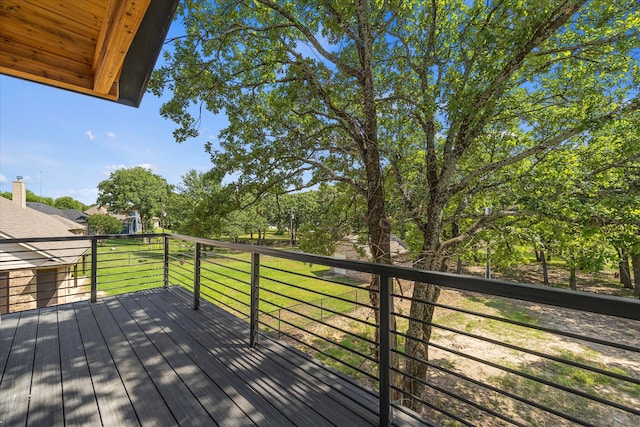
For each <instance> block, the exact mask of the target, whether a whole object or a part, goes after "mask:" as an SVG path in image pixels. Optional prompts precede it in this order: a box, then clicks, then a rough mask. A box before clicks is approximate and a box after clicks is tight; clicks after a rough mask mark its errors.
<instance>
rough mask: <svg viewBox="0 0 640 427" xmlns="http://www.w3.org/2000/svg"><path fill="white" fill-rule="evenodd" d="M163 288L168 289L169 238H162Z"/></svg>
mask: <svg viewBox="0 0 640 427" xmlns="http://www.w3.org/2000/svg"><path fill="white" fill-rule="evenodd" d="M163 240H164V277H163V282H164V288H165V289H167V288H168V287H169V236H164V237H163Z"/></svg>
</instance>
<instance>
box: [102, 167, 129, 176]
mask: <svg viewBox="0 0 640 427" xmlns="http://www.w3.org/2000/svg"><path fill="white" fill-rule="evenodd" d="M126 168H127V167H126V166H125V165H122V164H121V165H107V166H105V167H103V168H102V169H103V171H102V174H103V175H104V176H109V175H111V172H113V171H115V170H118V169H126Z"/></svg>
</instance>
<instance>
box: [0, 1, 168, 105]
mask: <svg viewBox="0 0 640 427" xmlns="http://www.w3.org/2000/svg"><path fill="white" fill-rule="evenodd" d="M156 3H165V4H172V3H176V4H177V0H176V1H167V2H165V1H164V0H163V1H161V2H156ZM150 4H151V0H81V1H68V0H2V2H0V73H3V74H7V75H11V76H14V77H20V78H24V79H28V80H32V81H36V82H39V83H44V84H48V85H52V86H56V87H60V88H64V89H69V90H72V91H76V92H81V93H84V94H89V95H94V96H98V97H101V98H106V99H110V100H114V101H119V99H120V91H121V85H122V82H121V81H120V78H121V76H122V70H123V64H124V63H125V58H126V57H127V54H128V53H129V50H130V47H131V45H132V42H133V41H134V38H135V37H136V36H137V35H138V32H139V31H141V23H142V21H143V19H144V18H145V15H146V14H147V13H148V11H149V10H150ZM163 7H164V6H163ZM174 12H175V4H173V5H172V7H169V8H166V7H164V9H163V10H162V11H161V13H162V14H163V15H168V16H162V17H161V18H160V20H156V21H153V20H152V19H150V18H148V19H147V20H148V21H150V22H152V24H153V25H151V26H156V27H157V26H158V25H156V24H158V23H160V24H163V25H164V28H160V29H154V30H152V31H154V37H155V38H156V39H158V38H160V40H156V43H155V45H154V46H157V51H156V52H153V53H155V55H154V57H153V60H152V62H151V68H152V67H153V64H155V60H156V58H157V55H158V52H159V48H160V46H161V44H162V42H163V41H164V37H165V35H166V31H167V29H168V25H169V23H170V21H171V19H172V17H173V13H174ZM146 27H150V25H147V26H146ZM145 31H147V32H148V28H147V30H145ZM147 39H148V36H147ZM147 62H148V61H147ZM145 72H147V73H150V72H151V70H150V69H149V70H146V71H145ZM147 78H148V76H147ZM138 80H139V79H138ZM143 80H144V85H145V86H146V81H147V79H143ZM142 91H144V89H142ZM140 97H141V95H140ZM134 101H135V100H134ZM134 101H133V102H125V103H129V104H135V102H134ZM138 102H139V100H138Z"/></svg>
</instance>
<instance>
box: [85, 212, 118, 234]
mask: <svg viewBox="0 0 640 427" xmlns="http://www.w3.org/2000/svg"><path fill="white" fill-rule="evenodd" d="M88 222H89V232H90V233H91V234H119V233H120V232H121V231H122V223H121V222H120V220H118V218H116V217H114V216H111V215H105V214H95V215H89V218H88Z"/></svg>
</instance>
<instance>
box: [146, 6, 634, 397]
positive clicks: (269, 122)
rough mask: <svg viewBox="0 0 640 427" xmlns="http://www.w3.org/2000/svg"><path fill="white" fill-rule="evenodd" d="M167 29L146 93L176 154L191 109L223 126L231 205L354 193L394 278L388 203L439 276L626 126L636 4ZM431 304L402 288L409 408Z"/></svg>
mask: <svg viewBox="0 0 640 427" xmlns="http://www.w3.org/2000/svg"><path fill="white" fill-rule="evenodd" d="M179 17H181V18H182V20H183V23H184V28H185V30H186V34H185V35H184V36H182V37H177V38H176V39H174V40H173V46H172V50H171V51H169V53H167V55H166V59H167V64H166V66H164V67H162V68H161V69H160V70H158V71H157V72H156V73H155V74H154V76H153V79H152V82H151V88H152V90H153V91H154V92H156V93H157V94H160V93H162V92H170V93H171V94H172V99H171V100H170V101H168V102H167V103H166V104H165V105H164V106H163V108H162V114H164V115H165V116H166V117H169V118H171V119H173V120H175V121H176V122H177V123H178V124H179V128H178V129H177V130H176V132H175V135H176V138H177V140H178V141H184V140H186V139H187V138H189V137H195V136H197V134H198V132H197V126H198V123H199V117H198V111H201V109H203V108H204V109H207V110H209V111H212V112H215V113H217V112H221V111H224V112H225V113H226V115H227V117H228V118H229V126H228V127H227V128H226V129H225V130H223V131H222V132H221V134H220V135H219V139H218V141H216V142H217V143H218V144H219V145H220V148H219V149H218V148H217V147H216V144H210V145H209V151H210V153H211V155H212V160H213V161H214V164H215V166H216V167H217V168H220V169H222V170H224V171H226V172H228V173H232V174H234V176H237V181H236V184H237V185H238V186H239V187H240V188H243V189H246V190H256V191H258V192H259V191H265V190H267V189H270V190H274V189H278V190H281V191H284V190H287V189H292V188H302V187H305V186H311V185H314V184H316V183H318V182H320V181H334V182H341V183H345V184H348V185H351V186H353V188H354V189H355V190H356V191H357V192H358V193H359V194H360V195H361V196H362V197H364V198H365V200H366V206H367V212H366V224H367V228H368V234H369V244H370V246H371V249H372V253H373V254H374V259H375V261H376V262H390V258H389V232H390V223H389V218H388V210H387V203H388V200H387V198H386V195H387V194H397V195H398V200H400V201H401V202H402V203H401V205H402V209H403V212H404V213H403V214H402V217H403V218H407V219H408V220H410V221H412V222H413V223H414V224H415V226H416V227H417V229H418V230H419V232H420V234H421V236H422V245H421V249H420V251H419V253H418V254H417V256H416V260H415V265H416V267H418V268H424V269H432V270H444V269H446V268H448V263H449V260H450V259H451V256H452V255H453V254H454V253H455V251H456V248H457V247H458V245H460V244H461V243H462V242H464V241H466V240H468V239H470V238H471V237H472V236H473V235H474V234H476V233H478V232H480V231H482V230H483V228H484V227H486V225H487V224H488V223H490V222H492V221H495V220H497V219H500V218H503V217H505V216H510V215H519V214H522V211H521V209H519V206H518V204H517V203H516V201H515V200H510V199H509V197H501V196H500V194H501V189H502V188H505V186H506V185H507V184H508V183H510V182H513V181H514V180H517V179H519V178H520V177H522V176H523V175H524V174H526V173H527V172H528V171H530V170H531V169H532V168H536V167H538V166H539V165H541V164H543V163H544V161H545V158H546V155H547V154H548V153H549V152H551V151H555V150H565V149H566V150H570V149H571V146H574V145H581V144H582V145H584V144H589V142H590V137H591V135H593V134H594V133H595V132H597V131H598V130H599V129H600V128H602V127H603V126H606V125H608V124H610V123H611V122H615V121H617V120H620V119H622V118H627V119H629V120H636V123H637V119H638V117H637V110H638V108H639V107H640V105H639V101H638V92H637V87H638V83H639V82H640V67H639V66H638V53H637V52H638V49H639V48H640V42H639V40H640V37H638V36H639V28H640V13H639V11H638V6H637V3H636V2H629V1H627V0H592V1H586V0H562V1H551V0H549V1H516V0H513V1H488V2H487V1H472V2H469V1H463V0H458V1H448V0H447V1H443V0H430V1H384V2H382V1H366V0H355V1H353V2H342V1H304V2H300V1H285V2H274V1H270V0H251V1H246V0H239V1H235V0H234V1H229V0H220V1H216V2H213V3H212V2H209V1H197V0H187V1H185V2H184V4H183V5H182V6H181V9H180V13H179ZM194 111H195V113H194ZM194 114H195V115H194ZM385 171H387V173H388V175H387V184H388V185H393V186H394V189H393V191H391V189H389V188H385ZM385 190H386V192H385ZM506 194H508V192H507V193H506ZM485 200H486V201H490V202H491V204H492V205H491V206H492V207H493V210H492V214H491V215H488V216H485V215H483V214H482V210H479V209H478V207H481V206H482V205H483V203H484V201H485ZM439 292H440V289H439V287H437V286H434V285H431V284H423V283H416V284H415V286H414V295H413V297H414V298H413V302H412V307H411V315H412V318H413V319H414V320H412V321H411V322H410V324H409V327H408V331H407V336H408V338H407V342H406V352H407V354H408V355H409V356H411V357H410V358H407V360H406V366H405V370H406V371H407V372H408V373H409V374H410V376H406V377H405V379H404V383H403V384H402V386H403V390H404V392H405V393H407V394H406V400H405V402H408V403H409V404H410V406H412V407H414V408H418V407H419V403H418V402H419V400H420V399H421V398H423V397H424V396H425V392H426V386H425V384H424V383H423V382H422V381H421V378H425V376H426V370H427V366H426V365H425V364H423V363H420V362H418V361H417V360H418V359H428V342H429V339H430V334H431V327H430V324H429V321H430V320H431V316H432V315H433V305H430V304H429V303H432V302H434V301H436V300H437V298H438V295H439ZM414 358H416V359H414Z"/></svg>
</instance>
